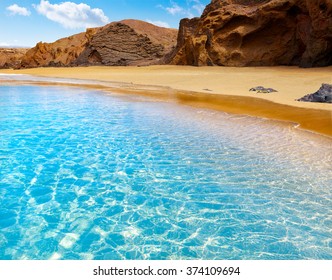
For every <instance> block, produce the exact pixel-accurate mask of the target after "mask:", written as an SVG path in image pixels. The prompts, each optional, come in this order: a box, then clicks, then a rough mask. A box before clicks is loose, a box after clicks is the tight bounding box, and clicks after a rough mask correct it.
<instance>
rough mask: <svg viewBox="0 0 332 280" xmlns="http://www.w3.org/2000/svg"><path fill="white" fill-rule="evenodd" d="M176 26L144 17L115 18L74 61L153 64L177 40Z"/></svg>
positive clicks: (84, 62) (96, 63)
mask: <svg viewBox="0 0 332 280" xmlns="http://www.w3.org/2000/svg"><path fill="white" fill-rule="evenodd" d="M176 36H177V30H175V29H167V28H162V27H157V26H154V25H152V24H149V23H146V22H143V21H134V20H125V21H121V22H114V23H111V24H109V25H107V26H105V27H103V28H102V29H101V30H99V31H98V32H97V33H96V34H95V35H94V36H93V37H92V38H91V40H90V41H89V43H88V44H87V46H86V47H85V49H84V50H83V52H82V53H81V54H80V55H79V56H78V58H77V59H76V60H75V61H74V62H73V64H74V65H122V66H126V65H150V64H156V63H158V62H159V60H160V59H161V58H163V57H164V56H165V54H167V53H168V52H170V51H171V49H172V48H173V47H174V46H175V44H176Z"/></svg>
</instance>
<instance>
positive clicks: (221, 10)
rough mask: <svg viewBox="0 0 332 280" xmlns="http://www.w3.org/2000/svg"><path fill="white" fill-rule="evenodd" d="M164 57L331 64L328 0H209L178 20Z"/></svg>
mask: <svg viewBox="0 0 332 280" xmlns="http://www.w3.org/2000/svg"><path fill="white" fill-rule="evenodd" d="M167 62H168V63H172V64H183V65H196V66H200V65H224V66H272V65H300V66H301V67H315V66H326V65H331V64H332V1H331V0H212V1H211V3H210V4H209V5H208V6H207V7H206V8H205V10H204V12H203V14H202V16H201V17H200V18H194V19H183V20H182V21H181V22H180V28H179V35H178V39H177V47H176V49H175V51H174V52H173V53H172V54H171V55H170V56H169V57H168V59H167Z"/></svg>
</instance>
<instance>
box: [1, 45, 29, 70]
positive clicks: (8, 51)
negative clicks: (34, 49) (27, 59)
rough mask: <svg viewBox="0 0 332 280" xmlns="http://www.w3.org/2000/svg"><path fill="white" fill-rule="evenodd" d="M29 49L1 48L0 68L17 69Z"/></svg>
mask: <svg viewBox="0 0 332 280" xmlns="http://www.w3.org/2000/svg"><path fill="white" fill-rule="evenodd" d="M27 51H28V49H27V48H0V68H2V69H3V68H17V67H19V65H21V60H22V57H23V56H24V54H25V53H26V52H27Z"/></svg>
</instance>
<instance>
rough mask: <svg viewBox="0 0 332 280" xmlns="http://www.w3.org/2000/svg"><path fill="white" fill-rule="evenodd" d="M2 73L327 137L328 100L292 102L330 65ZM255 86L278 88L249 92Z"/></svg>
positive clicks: (327, 78) (331, 73) (323, 79)
mask: <svg viewBox="0 0 332 280" xmlns="http://www.w3.org/2000/svg"><path fill="white" fill-rule="evenodd" d="M0 73H7V74H30V75H35V76H43V77H57V78H74V79H83V80H97V81H104V82H111V83H114V84H113V86H112V87H111V88H112V90H117V91H120V92H128V93H129V92H133V93H141V94H143V93H145V94H151V95H153V96H159V97H161V98H167V99H169V98H171V99H173V100H176V101H177V102H180V103H184V104H188V105H193V106H202V107H206V108H211V109H217V110H222V111H225V112H229V113H237V114H246V115H253V116H259V117H266V118H270V119H275V120H283V121H290V122H293V123H298V124H300V127H301V128H303V129H307V130H311V131H315V132H318V133H321V134H325V135H328V136H332V104H323V103H312V102H298V101H296V99H298V98H300V97H302V96H304V95H306V94H308V93H313V92H315V91H317V90H318V89H319V88H320V86H321V84H322V83H330V84H332V67H325V68H310V69H301V68H298V67H250V68H233V67H191V66H148V67H75V68H34V69H24V70H0ZM255 86H264V87H271V88H274V89H276V90H278V92H276V93H270V94H263V93H255V92H250V91H249V89H250V88H252V87H255Z"/></svg>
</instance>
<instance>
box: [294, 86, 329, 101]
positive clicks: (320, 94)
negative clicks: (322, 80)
mask: <svg viewBox="0 0 332 280" xmlns="http://www.w3.org/2000/svg"><path fill="white" fill-rule="evenodd" d="M297 101H304V102H320V103H332V85H330V84H322V86H321V87H320V89H319V90H318V91H316V92H315V93H311V94H307V95H305V96H303V97H302V98H300V99H297Z"/></svg>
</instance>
